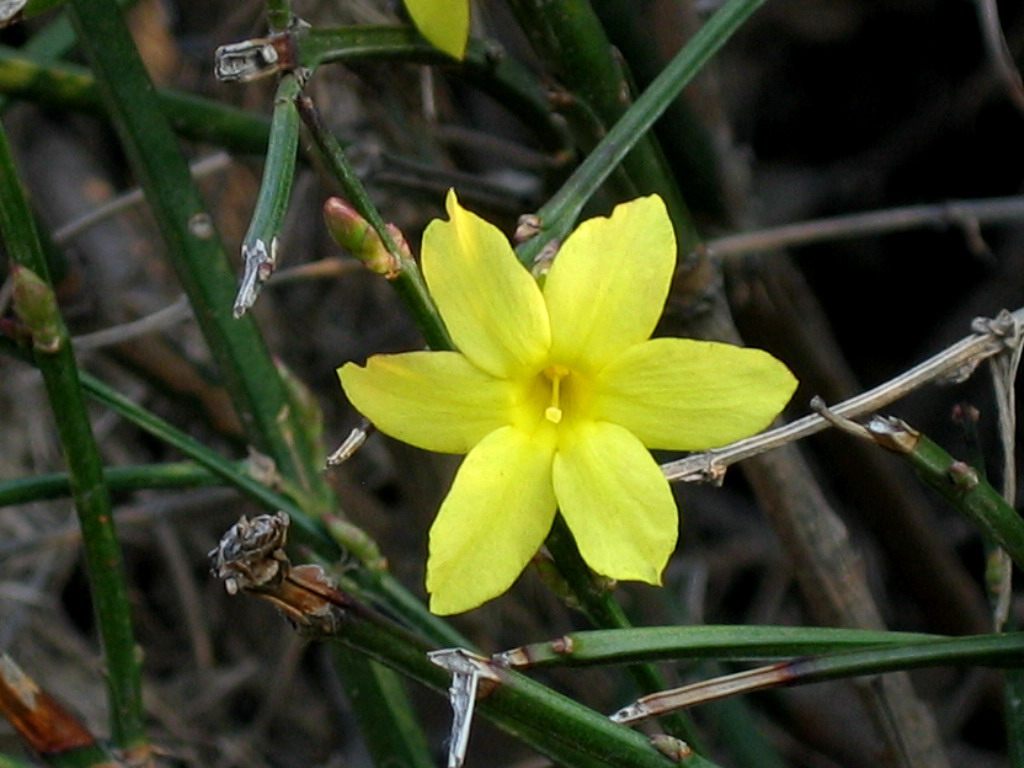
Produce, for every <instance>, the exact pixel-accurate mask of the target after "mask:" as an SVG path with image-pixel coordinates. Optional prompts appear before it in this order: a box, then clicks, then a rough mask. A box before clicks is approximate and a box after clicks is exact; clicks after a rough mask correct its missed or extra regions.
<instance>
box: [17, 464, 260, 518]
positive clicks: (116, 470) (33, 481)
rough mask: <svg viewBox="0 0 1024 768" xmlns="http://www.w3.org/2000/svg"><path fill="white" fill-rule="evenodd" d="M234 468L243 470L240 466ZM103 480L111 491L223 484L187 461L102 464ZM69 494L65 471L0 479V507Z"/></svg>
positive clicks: (207, 471) (68, 480) (121, 491)
mask: <svg viewBox="0 0 1024 768" xmlns="http://www.w3.org/2000/svg"><path fill="white" fill-rule="evenodd" d="M238 471H243V470H242V468H241V467H240V466H239V467H238ZM103 481H104V483H106V485H107V488H109V489H110V491H111V493H127V492H131V491H141V490H170V489H176V488H204V487H209V486H211V485H221V484H222V483H223V481H222V480H221V479H220V478H218V477H217V476H216V475H214V474H212V473H211V472H210V471H209V470H207V469H205V468H204V467H200V466H199V465H197V464H195V463H193V462H191V461H180V462H173V463H168V464H150V465H147V466H140V467H104V469H103ZM70 494H71V480H70V477H69V476H68V474H67V473H66V472H55V473H53V474H48V475H36V476H35V477H25V478H19V479H17V480H7V481H5V482H0V507H9V506H13V505H15V504H29V503H31V502H34V501H43V500H46V499H59V498H63V497H65V496H69V495H70Z"/></svg>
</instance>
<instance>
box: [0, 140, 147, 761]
mask: <svg viewBox="0 0 1024 768" xmlns="http://www.w3.org/2000/svg"><path fill="white" fill-rule="evenodd" d="M0 232H2V234H3V237H4V240H5V241H6V244H7V250H8V253H9V254H10V258H11V260H12V261H13V262H14V263H15V264H16V265H19V266H18V267H17V269H20V270H23V271H22V272H21V273H20V278H19V275H18V274H16V275H15V291H16V296H15V307H16V310H18V312H19V315H20V316H21V320H22V321H23V322H25V323H26V325H28V327H29V330H30V332H31V333H32V334H33V338H34V345H35V355H34V356H35V362H36V364H37V366H38V367H39V370H40V372H41V373H42V376H43V381H44V384H45V386H46V391H47V395H48V396H49V399H50V405H51V407H52V408H53V414H54V420H55V421H56V424H57V432H58V434H59V436H60V442H61V448H62V450H63V452H64V458H65V461H66V463H67V468H68V478H69V481H70V485H71V492H72V496H73V497H74V500H75V509H76V511H77V512H78V520H79V524H80V526H81V528H82V541H83V546H84V548H85V559H86V564H87V567H88V572H89V583H90V587H91V590H92V598H93V609H94V611H95V613H96V621H97V625H98V627H99V633H100V638H101V640H102V644H103V653H104V657H105V660H106V663H105V666H106V670H107V690H108V696H109V703H110V721H111V735H112V738H113V740H114V743H115V744H116V745H117V746H118V747H120V748H122V749H126V750H135V749H142V748H145V745H146V741H147V740H146V734H145V730H144V727H143V722H144V717H143V710H142V678H141V661H140V657H139V654H138V653H137V648H136V645H135V637H134V633H133V631H132V623H131V606H130V603H129V602H128V590H127V587H126V586H125V580H124V572H123V567H122V560H121V546H120V543H119V542H118V540H117V534H116V532H115V530H114V516H113V513H112V510H111V504H110V493H109V490H108V489H107V486H106V484H105V483H104V481H103V464H102V460H101V459H100V454H99V451H98V449H97V446H96V441H95V437H94V436H93V433H92V426H91V425H90V423H89V414H88V411H87V410H86V406H85V401H84V398H83V396H82V390H81V386H80V384H79V380H78V368H77V365H76V363H75V356H74V352H73V350H72V349H71V339H70V337H69V335H68V332H67V328H66V327H65V326H64V321H63V319H62V318H61V316H60V313H59V311H58V309H57V306H56V300H55V299H54V298H53V292H52V288H51V287H50V285H49V283H48V275H47V266H46V259H45V256H44V254H43V251H42V248H41V247H40V244H39V237H38V235H37V233H36V228H35V222H34V220H33V217H32V214H31V211H30V209H29V205H28V201H27V199H26V197H25V194H24V191H23V190H22V188H21V186H20V184H19V181H18V174H17V169H16V168H15V166H14V160H13V158H12V156H11V150H10V146H9V144H8V141H7V134H6V132H5V131H4V130H3V129H2V127H0ZM30 272H31V273H32V274H34V275H36V276H37V277H35V279H34V280H33V281H32V283H31V284H29V283H28V282H27V281H28V280H29V277H30V276H29V273H30ZM19 283H21V284H20V285H19ZM22 289H23V290H27V291H29V292H30V294H29V295H27V296H25V297H24V301H25V302H26V303H23V304H22V306H21V307H20V308H19V297H18V295H17V292H18V291H19V290H22Z"/></svg>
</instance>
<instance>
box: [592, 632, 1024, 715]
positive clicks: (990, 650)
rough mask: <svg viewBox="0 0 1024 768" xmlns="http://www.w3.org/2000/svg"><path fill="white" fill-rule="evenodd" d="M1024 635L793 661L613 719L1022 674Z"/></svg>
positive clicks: (679, 691) (644, 704)
mask: <svg viewBox="0 0 1024 768" xmlns="http://www.w3.org/2000/svg"><path fill="white" fill-rule="evenodd" d="M1022 653H1024V633H1019V632H1005V633H1001V634H997V635H975V636H973V637H954V638H938V639H933V640H925V641H918V642H909V643H902V644H896V645H885V646H882V647H878V646H875V647H873V648H865V649H862V650H850V651H840V652H837V653H832V654H827V655H823V656H810V657H804V658H798V659H792V660H790V661H785V662H782V663H779V664H773V665H771V666H768V667H758V668H756V669H749V670H745V671H743V672H736V673H734V674H731V675H725V676H722V677H717V678H713V679H711V680H705V681H702V682H699V683H693V684H691V685H686V686H683V687H681V688H676V689H674V690H671V691H661V692H659V693H657V694H653V695H650V696H645V697H643V698H642V699H639V700H638V701H636V702H634V703H632V704H629V705H627V706H626V707H624V708H623V709H621V710H619V711H618V712H616V713H615V714H613V715H612V716H611V717H612V720H614V721H616V722H619V723H624V724H626V723H628V724H635V723H638V722H640V721H642V720H645V719H647V718H649V717H653V716H657V715H661V714H663V713H665V712H667V711H672V710H677V709H680V708H683V707H691V706H694V705H696V704H703V703H705V702H708V701H714V700H717V699H721V698H724V697H727V696H734V695H736V694H740V693H750V692H752V691H759V690H764V689H766V688H773V687H778V686H782V685H805V684H807V683H818V682H823V681H826V680H838V679H842V678H847V677H859V676H862V675H877V674H880V673H884V672H902V671H906V670H909V669H920V668H922V667H936V666H987V667H1011V668H1017V667H1020V666H1021V664H1022V658H1024V656H1022Z"/></svg>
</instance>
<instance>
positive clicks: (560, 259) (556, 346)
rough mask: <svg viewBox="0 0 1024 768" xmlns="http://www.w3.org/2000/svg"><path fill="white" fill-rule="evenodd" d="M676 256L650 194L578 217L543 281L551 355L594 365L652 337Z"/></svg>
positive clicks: (661, 208)
mask: <svg viewBox="0 0 1024 768" xmlns="http://www.w3.org/2000/svg"><path fill="white" fill-rule="evenodd" d="M675 263H676V240H675V234H674V233H673V231H672V222H671V221H670V220H669V218H668V212H667V211H666V210H665V204H664V203H663V202H662V200H661V198H660V197H658V196H656V195H652V196H650V197H641V198H638V199H636V200H632V201H630V202H628V203H623V204H622V205H619V206H616V208H615V210H613V211H612V214H611V216H610V217H609V218H595V219H589V220H588V221H585V222H583V223H582V224H581V225H580V226H579V227H578V228H577V229H576V231H574V232H573V233H572V234H571V235H569V237H568V239H566V241H565V244H564V245H563V246H562V248H561V250H560V251H559V252H558V256H557V257H556V258H555V261H554V264H552V266H551V271H550V273H549V274H548V276H547V280H546V281H545V283H544V299H545V300H546V301H547V305H548V312H549V314H550V317H551V336H552V350H551V354H552V358H553V359H555V360H557V361H558V362H560V363H563V364H564V365H569V366H575V367H577V368H582V369H584V370H590V371H595V370H597V369H598V368H600V366H602V365H603V364H604V363H606V362H608V361H609V360H611V359H612V358H614V357H615V355H617V354H618V353H619V352H621V351H622V350H624V349H625V348H627V347H630V346H632V345H633V344H637V343H638V342H641V341H644V340H645V339H647V338H649V337H650V335H651V332H652V331H653V330H654V326H655V324H656V323H657V322H658V318H659V317H660V316H661V311H662V309H663V308H664V306H665V298H666V297H667V296H668V289H669V284H670V283H671V280H672V270H673V269H674V267H675Z"/></svg>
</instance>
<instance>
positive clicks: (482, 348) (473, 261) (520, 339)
mask: <svg viewBox="0 0 1024 768" xmlns="http://www.w3.org/2000/svg"><path fill="white" fill-rule="evenodd" d="M447 208H448V215H449V219H450V220H449V221H440V220H434V221H432V222H430V224H429V226H428V227H427V229H426V232H424V233H423V275H424V277H425V278H426V280H427V286H428V287H429V288H430V293H431V294H432V295H433V296H434V300H435V301H436V302H437V308H438V310H440V312H441V317H442V318H443V319H444V322H445V325H447V326H448V332H449V333H450V334H451V336H452V340H453V341H454V342H455V346H456V347H458V349H459V351H460V352H462V353H463V354H464V355H465V356H466V357H468V358H469V359H470V361H472V362H473V364H474V365H476V366H477V367H479V368H482V369H483V370H485V371H487V372H488V373H491V374H493V375H495V376H498V377H502V378H506V377H508V376H510V375H512V374H514V373H515V374H522V373H524V372H528V373H536V370H537V368H538V366H539V365H540V363H541V361H542V360H543V359H544V358H545V356H546V354H547V351H548V348H549V346H550V343H551V334H550V331H549V326H548V316H547V310H546V308H545V306H544V298H543V296H542V295H541V292H540V288H538V287H537V282H536V281H535V280H534V279H533V277H531V276H530V273H529V272H527V271H526V270H525V269H524V268H523V266H522V265H521V264H520V263H519V262H518V261H517V260H516V257H515V254H514V253H513V252H512V247H511V246H510V245H509V243H508V240H507V239H506V238H505V236H504V235H503V234H502V233H501V232H500V231H499V230H498V228H497V227H495V226H494V225H492V224H489V223H488V222H486V221H484V220H483V219H481V218H480V217H479V216H476V215H475V214H472V213H470V212H469V211H467V210H466V209H465V208H463V207H462V206H460V205H459V201H458V198H456V196H455V192H454V191H452V192H449V193H448V200H447ZM526 369H531V370H529V371H526Z"/></svg>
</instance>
